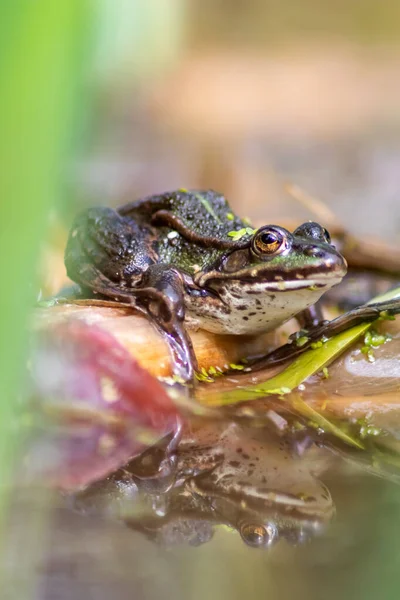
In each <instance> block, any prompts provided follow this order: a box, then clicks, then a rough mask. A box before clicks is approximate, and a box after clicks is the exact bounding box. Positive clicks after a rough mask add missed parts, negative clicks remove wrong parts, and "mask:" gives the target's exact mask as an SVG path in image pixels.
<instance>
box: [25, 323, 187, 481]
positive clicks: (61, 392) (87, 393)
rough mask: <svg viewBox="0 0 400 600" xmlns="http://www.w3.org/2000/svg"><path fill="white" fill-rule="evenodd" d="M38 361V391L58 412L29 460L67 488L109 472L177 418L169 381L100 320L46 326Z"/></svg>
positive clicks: (35, 367) (35, 364)
mask: <svg viewBox="0 0 400 600" xmlns="http://www.w3.org/2000/svg"><path fill="white" fill-rule="evenodd" d="M32 363H33V365H32V375H33V388H34V395H35V396H36V397H37V398H39V399H40V401H41V403H42V405H43V406H44V407H45V408H47V409H49V407H50V408H51V409H52V414H53V415H56V417H57V419H56V420H55V421H54V423H53V424H52V425H51V427H50V431H47V430H46V433H45V437H44V438H43V439H40V440H39V439H38V440H37V441H36V442H35V444H34V447H33V448H32V449H31V452H30V455H29V464H30V466H31V468H32V469H33V471H34V472H37V471H39V472H43V471H44V472H45V473H46V476H47V477H49V478H50V480H51V481H53V482H55V483H57V485H59V486H61V487H66V488H71V487H77V486H82V485H86V484H88V483H89V482H91V481H94V480H96V479H99V478H101V477H104V476H106V475H107V474H108V473H110V472H112V471H113V470H115V469H117V468H118V467H120V466H121V465H123V464H124V463H125V462H127V461H128V459H130V458H131V457H132V456H135V455H137V454H139V453H140V452H141V451H143V449H144V448H146V446H147V445H148V443H151V441H152V440H154V441H155V440H157V439H159V438H160V437H162V436H164V435H165V434H167V433H169V432H171V431H173V430H174V429H175V428H176V426H177V424H178V419H179V417H178V414H177V410H176V407H175V405H174V404H173V403H172V401H171V399H170V398H169V396H168V395H167V394H166V392H165V390H164V388H163V386H162V385H161V384H160V383H159V382H158V381H157V380H156V379H155V378H154V377H152V376H151V375H150V374H149V373H148V372H147V371H145V370H144V369H143V368H142V367H140V365H139V364H138V363H137V362H136V360H135V359H134V358H133V357H132V356H131V355H130V354H129V353H128V351H127V350H126V349H125V348H124V347H123V346H121V344H120V343H119V342H117V341H116V339H115V338H114V337H113V336H112V335H111V334H110V333H108V332H106V331H104V330H102V329H101V328H99V327H98V326H96V325H89V324H87V323H83V322H81V321H72V322H69V323H62V324H60V325H57V326H55V327H52V328H51V329H49V330H46V331H44V332H43V331H42V332H41V333H40V334H39V338H38V343H37V347H36V349H35V352H34V353H33V357H32ZM138 431H140V432H143V431H145V433H146V435H147V437H149V436H150V438H151V439H150V440H149V442H148V443H146V442H147V440H146V441H144V440H143V438H141V439H140V440H139V439H138V437H137V435H136V434H137V432H138ZM49 449H50V452H49Z"/></svg>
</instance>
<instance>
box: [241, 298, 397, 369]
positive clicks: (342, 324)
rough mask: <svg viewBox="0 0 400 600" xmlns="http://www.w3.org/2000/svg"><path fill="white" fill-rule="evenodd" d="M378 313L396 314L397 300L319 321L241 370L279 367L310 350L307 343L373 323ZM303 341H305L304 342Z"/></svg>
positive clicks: (379, 314) (374, 304) (368, 305)
mask: <svg viewBox="0 0 400 600" xmlns="http://www.w3.org/2000/svg"><path fill="white" fill-rule="evenodd" d="M382 314H384V315H385V316H388V317H391V316H394V315H397V314H400V299H399V298H396V299H393V300H386V301H384V302H376V303H373V304H365V305H364V306H359V307H358V308H355V309H353V310H350V311H349V312H347V313H344V314H343V315H340V316H339V317H337V318H336V319H333V320H332V321H322V322H321V323H320V324H318V325H315V326H313V327H311V328H309V329H308V330H302V331H301V332H300V333H299V332H297V333H296V334H294V335H293V336H291V340H290V342H288V343H287V344H283V345H282V346H279V348H277V349H276V350H272V352H269V353H268V354H266V355H265V356H263V357H261V358H257V359H254V361H248V364H247V366H246V368H245V369H244V370H245V371H259V370H261V369H264V368H267V367H270V366H273V365H277V364H280V363H282V362H285V361H287V360H292V359H294V358H297V356H299V355H300V354H302V353H303V352H304V351H305V350H307V349H308V348H310V347H311V344H313V343H315V342H318V341H320V340H321V339H323V338H331V337H333V336H334V335H337V334H339V333H341V332H342V331H345V330H346V329H350V328H351V327H355V326H356V325H359V324H361V323H371V322H373V321H376V320H377V319H378V318H379V317H380V316H381V315H382ZM299 336H301V338H302V344H301V345H299V344H297V343H296V340H298V339H299ZM305 338H306V339H305Z"/></svg>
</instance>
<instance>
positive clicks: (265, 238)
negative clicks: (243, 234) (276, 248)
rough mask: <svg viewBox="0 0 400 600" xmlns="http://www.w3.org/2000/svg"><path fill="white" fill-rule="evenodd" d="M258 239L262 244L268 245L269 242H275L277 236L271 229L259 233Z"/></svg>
mask: <svg viewBox="0 0 400 600" xmlns="http://www.w3.org/2000/svg"><path fill="white" fill-rule="evenodd" d="M260 240H261V241H262V243H263V244H265V245H266V246H269V245H270V244H276V242H277V241H278V236H277V235H276V234H275V233H272V231H271V232H268V233H262V234H261V235H260Z"/></svg>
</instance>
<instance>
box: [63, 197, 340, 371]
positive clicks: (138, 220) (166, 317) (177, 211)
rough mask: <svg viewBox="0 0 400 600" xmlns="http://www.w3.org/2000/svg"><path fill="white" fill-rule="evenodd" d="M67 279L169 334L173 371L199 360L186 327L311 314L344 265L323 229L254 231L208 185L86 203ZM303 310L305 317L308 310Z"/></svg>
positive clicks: (256, 326)
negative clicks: (115, 203)
mask: <svg viewBox="0 0 400 600" xmlns="http://www.w3.org/2000/svg"><path fill="white" fill-rule="evenodd" d="M65 263H66V267H67V272H68V275H69V277H70V278H71V279H72V280H74V281H75V282H77V283H78V284H80V286H81V287H82V288H83V291H84V293H85V290H88V291H89V292H90V293H96V294H100V295H102V296H105V297H107V298H111V299H113V300H118V301H122V302H126V303H128V304H130V305H132V306H134V307H136V309H138V310H139V311H141V312H142V313H144V314H145V315H146V316H147V317H148V318H149V319H150V320H151V322H152V323H153V324H154V325H155V326H156V327H157V328H158V330H159V331H160V332H161V333H162V334H163V335H164V336H165V337H166V339H167V341H168V344H169V347H170V350H171V352H172V357H173V371H174V374H175V375H176V376H177V377H178V378H179V379H180V380H183V381H184V382H191V381H192V380H193V375H194V371H195V370H196V368H197V363H196V357H195V355H194V352H193V348H192V345H191V341H190V338H189V336H188V334H187V330H186V325H191V326H194V327H199V328H202V329H206V330H208V331H211V332H215V333H223V334H235V335H241V334H259V333H263V332H267V331H270V330H272V329H274V328H275V327H277V326H278V325H280V324H282V323H284V322H285V321H287V320H289V319H290V318H292V317H293V316H295V315H299V313H303V316H304V319H303V320H304V321H306V322H308V323H309V322H310V314H309V313H307V309H308V307H311V306H312V305H313V304H314V303H315V302H317V300H318V299H319V298H320V297H321V295H322V294H323V293H324V292H325V291H327V290H328V289H329V288H331V287H332V286H334V285H336V284H337V283H339V282H340V281H341V279H342V277H343V276H344V275H345V273H346V262H345V260H344V258H343V257H342V256H341V254H339V252H337V251H336V250H335V248H334V247H333V246H332V245H331V244H330V238H329V234H328V232H327V231H326V230H325V229H324V228H323V227H321V226H320V225H318V224H317V223H305V224H303V225H301V226H300V227H298V228H297V229H296V230H295V231H294V232H293V233H290V232H289V231H287V230H286V229H284V228H282V227H278V226H276V225H265V226H264V227H261V228H260V229H258V230H257V231H255V230H253V229H251V228H249V227H248V225H247V223H246V222H245V221H243V220H242V219H240V218H239V217H237V216H236V215H234V214H233V213H232V212H231V209H230V207H229V205H228V203H227V201H226V200H225V198H224V197H223V196H222V195H220V194H217V193H216V192H213V191H187V190H178V191H175V192H170V193H165V194H161V195H155V196H150V197H148V198H145V199H143V200H139V201H137V202H134V203H131V204H128V205H126V206H123V207H122V208H120V209H118V210H116V211H115V210H112V209H110V208H90V209H88V210H87V211H85V212H84V213H83V214H81V215H80V216H78V217H77V219H76V221H75V223H74V224H73V226H72V229H71V232H70V235H69V240H68V244H67V248H66V253H65ZM307 317H308V318H307Z"/></svg>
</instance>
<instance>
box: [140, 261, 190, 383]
mask: <svg viewBox="0 0 400 600" xmlns="http://www.w3.org/2000/svg"><path fill="white" fill-rule="evenodd" d="M142 285H143V287H141V288H139V289H136V290H134V294H135V296H136V306H137V307H138V308H139V309H140V310H142V311H143V312H145V313H146V314H147V315H148V317H149V318H150V319H151V322H152V323H153V324H154V325H155V326H156V327H157V329H158V330H159V331H160V332H161V333H162V335H163V336H165V337H166V339H167V342H168V345H169V348H170V350H171V353H172V358H173V372H174V375H175V376H176V377H177V379H178V380H179V381H180V382H182V383H192V382H193V378H194V371H195V370H196V368H197V361H196V357H195V354H194V350H193V346H192V342H191V340H190V337H189V335H188V333H187V331H186V327H185V325H184V318H185V307H184V298H183V280H182V277H181V275H180V273H179V272H178V271H177V270H176V269H174V268H172V267H171V268H169V267H166V265H162V264H160V265H152V266H151V267H149V269H148V270H147V271H146V273H145V276H144V279H143V281H142Z"/></svg>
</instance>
